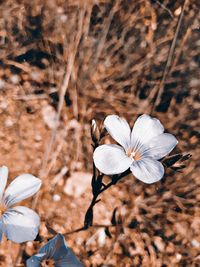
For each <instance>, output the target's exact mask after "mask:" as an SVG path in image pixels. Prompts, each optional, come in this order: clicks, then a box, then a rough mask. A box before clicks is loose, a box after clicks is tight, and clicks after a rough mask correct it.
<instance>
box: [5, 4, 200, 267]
mask: <svg viewBox="0 0 200 267" xmlns="http://www.w3.org/2000/svg"><path fill="white" fill-rule="evenodd" d="M199 9H200V2H199V1H198V0H190V1H187V0H186V1H182V0H177V1H173V0H162V1H157V0H112V1H111V0H102V1H100V0H96V1H93V0H85V1H81V0H80V1H78V0H74V1H71V0H51V1H45V0H35V1H28V0H17V1H13V0H1V1H0V151H1V153H0V164H1V165H7V166H8V167H9V169H10V180H12V179H13V178H14V177H15V176H17V175H19V174H20V173H24V172H29V173H32V174H34V175H36V176H38V177H40V178H41V179H43V188H42V189H41V193H40V195H39V198H38V199H37V201H36V202H34V201H35V200H34V199H33V200H32V201H31V200H29V201H27V203H26V205H29V206H30V207H31V206H32V205H35V207H36V210H37V212H38V213H39V214H40V216H41V220H42V223H41V231H40V234H41V236H44V237H50V236H51V235H50V234H49V233H48V231H47V229H46V227H45V223H49V225H50V226H51V227H52V228H53V229H55V230H56V231H58V232H61V233H66V232H67V231H72V230H73V229H76V228H78V227H81V226H82V224H83V220H84V214H85V212H86V210H87V207H88V205H89V203H90V201H91V197H92V194H91V188H90V181H91V175H92V146H91V138H90V125H91V120H92V119H96V121H97V123H98V124H99V125H101V124H102V121H103V119H104V118H105V116H106V115H109V114H118V115H120V116H124V117H125V118H126V119H127V120H128V121H129V123H130V125H133V123H134V121H135V120H136V118H137V116H138V115H140V114H143V113H146V114H151V115H152V116H155V117H157V118H158V119H160V120H161V122H162V123H163V125H164V126H165V128H166V131H169V132H170V133H172V134H174V135H175V136H176V138H177V139H178V140H179V144H178V146H177V148H176V149H175V152H174V153H191V154H192V158H191V159H190V160H189V161H188V162H187V163H186V168H185V169H183V170H182V172H174V171H172V170H166V175H165V177H164V178H163V179H162V180H161V181H160V182H158V183H156V184H153V185H146V184H143V183H142V182H140V181H138V180H136V179H135V178H134V177H133V176H132V175H130V176H128V177H126V178H124V179H123V180H122V181H121V182H120V183H119V184H117V185H115V186H114V187H112V188H110V189H109V190H108V191H106V192H105V193H104V194H103V195H102V198H101V202H99V203H98V204H97V205H96V206H95V213H94V221H95V223H98V224H110V223H111V222H110V220H111V218H112V214H113V210H114V208H115V207H117V208H118V209H117V213H116V214H117V215H116V218H117V225H118V226H117V227H112V226H111V227H109V228H108V229H105V228H104V227H102V228H100V227H98V228H91V229H90V230H87V231H82V232H78V233H75V234H71V235H68V236H66V241H67V243H68V245H69V246H70V247H71V248H72V249H73V251H74V253H75V254H76V255H77V257H78V258H79V259H80V260H81V261H82V262H83V263H84V265H85V266H104V267H105V266H110V267H112V266H122V267H123V266H127V267H128V266H155V267H157V266H158V267H165V266H200V231H199V230H200V188H199V185H200V180H199V177H198V175H197V174H199V169H200V166H199V153H200V147H199V136H200V134H199V129H200V124H199V122H200V119H199V113H200V102H199V100H200V95H199V88H200V70H199V67H200V12H199ZM106 140H107V139H106ZM106 140H105V141H106ZM107 141H108V142H109V140H107ZM40 246H41V245H40V242H39V241H37V242H28V244H27V245H26V246H25V248H24V251H25V253H24V255H25V256H23V257H22V258H21V259H20V260H19V258H20V255H19V252H20V251H21V250H19V249H20V248H19V245H15V244H11V242H10V241H8V242H7V241H4V242H3V243H2V244H1V245H0V266H24V265H23V260H24V259H25V258H26V256H27V257H28V256H30V255H32V254H33V253H35V252H36V251H37V250H38V248H39V247H40ZM16 258H17V262H18V263H16ZM21 260H22V262H21ZM20 262H21V263H20Z"/></svg>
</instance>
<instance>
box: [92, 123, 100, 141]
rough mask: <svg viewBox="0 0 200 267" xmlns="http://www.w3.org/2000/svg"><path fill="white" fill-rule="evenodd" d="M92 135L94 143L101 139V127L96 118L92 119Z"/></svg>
mask: <svg viewBox="0 0 200 267" xmlns="http://www.w3.org/2000/svg"><path fill="white" fill-rule="evenodd" d="M91 137H92V141H93V142H94V143H97V142H98V141H99V139H100V131H99V127H98V125H97V123H96V121H95V120H94V119H93V120H92V125H91Z"/></svg>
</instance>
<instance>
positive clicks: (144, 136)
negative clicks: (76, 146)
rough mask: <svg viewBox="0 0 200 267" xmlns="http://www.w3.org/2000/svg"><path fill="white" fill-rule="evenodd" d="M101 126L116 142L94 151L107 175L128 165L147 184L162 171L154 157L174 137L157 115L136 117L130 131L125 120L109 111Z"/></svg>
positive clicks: (158, 156) (169, 145) (161, 153)
mask: <svg viewBox="0 0 200 267" xmlns="http://www.w3.org/2000/svg"><path fill="white" fill-rule="evenodd" d="M104 126H105V128H106V129H107V131H108V133H109V134H110V135H111V136H112V138H113V139H115V141H116V142H117V143H119V144H120V145H121V146H119V145H117V144H110V145H101V146H99V147H97V148H96V149H95V151H94V155H93V158H94V163H95V166H96V167H97V169H99V170H100V171H101V172H102V173H104V174H107V175H114V174H120V173H122V172H124V171H126V170H127V169H128V168H130V170H131V171H132V173H133V175H134V176H135V177H136V178H137V179H139V180H141V181H143V182H144V183H147V184H151V183H155V182H157V181H159V180H160V179H161V178H162V177H163V175H164V167H163V165H162V163H160V162H159V161H158V160H159V159H161V158H163V157H164V156H166V155H167V154H168V153H170V152H171V151H172V149H173V148H174V147H175V146H176V144H177V143H178V141H177V140H176V138H175V137H174V136H173V135H171V134H168V133H163V132H164V127H163V125H162V124H161V123H160V121H159V120H158V119H155V118H152V117H150V116H149V115H145V114H144V115H142V116H140V117H138V119H137V120H136V122H135V125H134V126H133V129H132V131H131V129H130V127H129V125H128V123H127V121H126V120H125V119H123V118H120V117H118V116H116V115H109V116H107V117H106V119H105V121H104Z"/></svg>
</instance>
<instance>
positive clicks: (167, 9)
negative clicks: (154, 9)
mask: <svg viewBox="0 0 200 267" xmlns="http://www.w3.org/2000/svg"><path fill="white" fill-rule="evenodd" d="M156 3H157V4H158V5H159V6H161V7H162V8H163V9H164V10H166V11H167V12H168V13H169V15H170V16H171V17H172V18H173V17H174V16H173V14H172V12H171V10H170V9H169V8H167V7H166V6H165V5H163V4H162V3H160V1H158V0H156Z"/></svg>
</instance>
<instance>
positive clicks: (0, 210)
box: [0, 203, 6, 217]
mask: <svg viewBox="0 0 200 267" xmlns="http://www.w3.org/2000/svg"><path fill="white" fill-rule="evenodd" d="M5 211H6V206H5V205H4V204H2V203H0V217H1V216H2V215H3V214H4V212H5Z"/></svg>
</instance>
